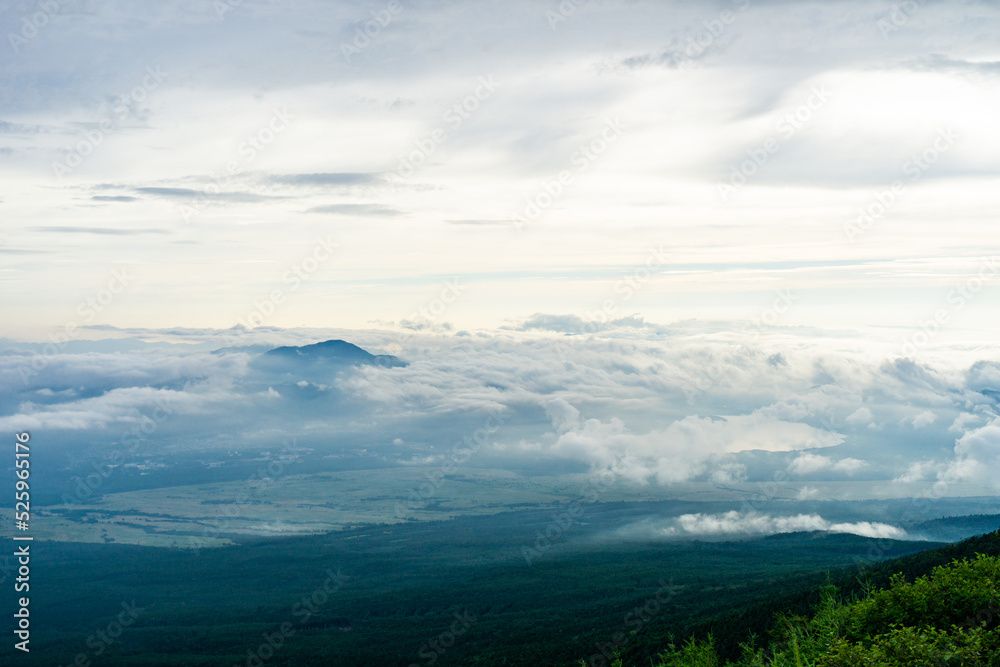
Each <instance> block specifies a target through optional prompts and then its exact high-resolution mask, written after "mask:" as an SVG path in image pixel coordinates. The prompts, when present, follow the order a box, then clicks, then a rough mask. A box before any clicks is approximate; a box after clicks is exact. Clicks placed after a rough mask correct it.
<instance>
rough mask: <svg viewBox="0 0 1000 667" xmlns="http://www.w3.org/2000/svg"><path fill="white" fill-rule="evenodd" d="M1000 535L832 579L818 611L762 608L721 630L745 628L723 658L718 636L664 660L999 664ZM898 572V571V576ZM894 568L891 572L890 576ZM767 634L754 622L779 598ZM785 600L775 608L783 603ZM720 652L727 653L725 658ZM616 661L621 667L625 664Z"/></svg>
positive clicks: (692, 666)
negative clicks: (837, 582)
mask: <svg viewBox="0 0 1000 667" xmlns="http://www.w3.org/2000/svg"><path fill="white" fill-rule="evenodd" d="M998 554H1000V533H990V534H987V535H983V536H982V537H978V538H972V539H970V540H966V541H964V542H961V543H959V544H955V545H951V546H948V547H944V548H941V549H934V550H931V551H926V552H922V553H919V554H915V555H912V556H907V557H905V558H901V559H898V560H894V561H889V562H887V563H882V564H879V565H878V566H876V567H875V568H873V570H872V571H870V572H862V573H861V576H859V577H857V578H856V580H855V583H854V584H851V582H850V581H847V580H844V581H845V583H846V584H847V586H846V590H845V589H839V588H838V586H836V585H834V584H833V583H830V584H827V585H826V586H823V587H822V588H821V589H819V590H818V591H811V592H810V595H817V594H818V597H819V601H818V603H817V604H816V605H815V607H814V608H813V610H812V612H811V613H808V614H801V613H796V611H797V608H798V607H801V604H802V602H803V601H804V599H805V597H808V596H796V597H786V598H783V599H782V600H780V601H772V602H771V603H770V604H767V603H766V604H764V605H757V606H756V607H754V608H751V609H749V610H743V612H742V613H740V614H734V615H730V616H729V617H727V618H726V619H715V620H714V626H713V627H720V626H725V623H726V622H727V621H728V626H725V627H728V629H729V633H728V634H729V635H730V637H727V640H728V641H730V642H731V641H732V640H731V635H732V634H734V633H738V632H739V631H740V630H742V631H743V632H744V633H745V639H744V640H743V641H742V643H741V644H740V646H739V649H740V651H739V652H740V655H739V656H738V657H735V658H734V659H732V660H729V659H725V658H726V652H730V653H731V652H732V646H731V645H726V646H724V647H723V649H724V651H723V652H720V650H719V646H717V643H716V638H715V636H714V635H713V634H711V633H709V634H708V635H707V636H705V637H704V638H697V637H691V638H689V639H688V640H687V641H685V642H681V643H678V644H675V643H673V642H671V643H670V644H668V646H667V648H666V650H665V651H664V652H663V653H661V654H660V655H659V656H658V660H659V662H658V663H656V664H657V665H658V667H722V666H723V665H726V666H728V667H786V666H787V667H806V666H815V667H856V666H858V665H866V666H870V667H897V666H899V667H902V666H904V665H906V666H910V665H942V666H954V667H987V666H989V667H992V666H995V665H1000V592H998V588H997V585H998V583H1000V557H998ZM893 572H894V573H893ZM890 573H893V574H890ZM781 602H784V603H786V604H788V607H787V608H786V609H785V610H784V611H782V612H778V613H777V614H774V615H772V616H771V617H770V618H771V629H770V632H769V634H768V635H766V636H764V637H763V638H762V637H761V636H760V635H757V634H756V633H755V632H754V631H753V630H752V629H751V626H753V625H754V623H752V622H743V623H740V620H741V619H745V620H747V621H749V619H756V621H757V622H758V623H759V621H760V620H761V619H762V618H763V617H766V614H765V613H764V612H765V611H771V610H773V609H774V607H775V606H780V603H781ZM775 603H777V605H776V604H775ZM720 653H721V655H720ZM614 664H617V665H621V664H622V662H621V661H616V662H615V663H614Z"/></svg>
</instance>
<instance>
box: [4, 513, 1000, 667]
mask: <svg viewBox="0 0 1000 667" xmlns="http://www.w3.org/2000/svg"><path fill="white" fill-rule="evenodd" d="M523 522H524V517H523V516H522V515H519V514H517V513H511V514H507V515H498V516H494V517H469V518H462V519H456V520H453V521H447V522H440V523H422V524H416V523H411V524H400V525H395V526H368V527H361V528H355V529H351V530H346V531H340V532H336V533H330V534H326V535H319V536H310V537H298V538H286V539H269V540H261V541H256V542H250V543H245V544H240V545H237V546H232V547H226V548H219V549H202V550H199V551H194V550H182V549H163V548H151V547H138V546H127V545H118V544H80V543H56V542H36V543H34V545H33V558H32V565H33V568H32V581H31V587H32V588H31V597H32V627H33V629H34V631H33V633H32V658H34V659H35V660H39V661H40V662H38V663H37V664H58V665H68V664H78V665H82V666H83V667H86V665H90V664H93V665H259V664H260V665H263V664H267V665H373V666H374V665H378V666H385V667H392V666H395V665H402V666H408V665H579V664H580V663H581V661H583V663H584V664H586V665H592V666H593V665H610V664H611V658H612V656H614V655H615V654H616V653H617V654H620V656H621V658H622V660H623V664H624V665H648V664H650V659H651V658H656V656H659V655H661V654H662V653H663V652H664V651H665V650H667V649H668V647H669V646H670V644H671V643H672V642H673V643H674V644H675V645H677V646H684V645H685V642H686V641H687V639H686V638H688V637H693V638H696V640H697V642H699V643H696V644H692V645H690V646H691V647H694V648H696V649H698V650H702V649H703V648H704V647H705V646H706V645H705V644H704V642H707V641H711V643H712V652H714V653H717V654H718V656H719V660H722V661H724V660H727V659H737V658H739V656H740V653H741V652H742V651H743V650H744V649H742V648H741V647H740V645H741V644H745V643H746V642H747V641H749V640H750V637H751V636H754V635H755V636H756V637H757V640H756V641H757V645H756V646H757V648H759V649H761V650H765V649H766V648H767V647H766V644H765V643H762V640H761V638H766V637H769V636H770V635H769V632H770V631H771V630H772V629H773V628H774V627H775V626H774V624H775V619H776V618H779V617H780V615H782V614H784V615H785V616H787V617H790V618H791V617H795V618H798V617H802V618H808V617H809V615H810V614H811V613H812V610H813V609H814V608H815V607H816V606H817V605H820V604H823V602H822V601H823V600H824V599H826V598H824V597H823V595H824V591H828V590H830V588H829V586H830V585H833V586H835V587H836V589H837V595H838V596H839V597H838V598H837V599H838V600H839V599H844V600H851V599H855V598H857V599H860V596H863V595H864V593H865V592H866V591H869V590H875V589H878V588H882V587H884V586H887V585H889V584H890V583H891V581H892V576H893V575H894V574H896V573H902V575H903V576H904V577H906V578H907V580H912V579H913V578H915V577H917V576H921V575H925V574H928V573H930V571H931V570H932V568H934V567H936V566H940V565H945V564H948V563H950V562H951V561H952V560H954V559H956V558H971V557H974V556H975V555H976V554H980V553H982V554H987V555H994V556H995V555H1000V539H998V537H997V536H996V534H991V535H988V536H984V537H981V538H975V539H972V540H968V541H965V542H962V543H959V544H955V545H950V546H945V547H941V545H939V544H934V543H929V542H894V541H890V540H875V539H870V538H863V537H858V536H854V535H846V534H827V533H796V534H786V535H776V536H771V537H765V538H758V539H752V540H744V541H738V542H697V541H688V542H665V543H659V544H642V545H639V544H610V543H609V544H588V545H585V546H581V545H577V546H575V547H573V548H565V549H553V551H552V552H550V553H547V554H545V555H543V556H541V557H539V558H537V559H536V560H534V561H533V562H532V563H531V564H530V565H529V564H528V563H527V562H526V561H525V559H524V558H523V557H522V556H521V555H520V552H519V550H518V548H517V546H518V544H519V543H520V542H519V541H518V537H519V536H521V535H523V534H524V526H523ZM934 547H939V548H934ZM890 557H892V558H894V560H889V558H890ZM796 622H798V621H796ZM801 622H802V623H807V622H806V621H801ZM709 638H711V639H709ZM3 650H4V651H10V650H11V649H10V648H9V647H5V648H4V649H3ZM684 650H687V649H684ZM692 650H693V649H692ZM0 655H2V654H0ZM762 655H764V654H763V653H762ZM669 659H671V660H673V659H674V658H669ZM678 659H680V658H678ZM685 659H686V658H685ZM666 664H689V663H685V662H680V663H669V662H667V663H666ZM690 664H701V663H690ZM706 664H711V663H706ZM719 664H722V663H721V662H720V663H719ZM753 664H756V663H753ZM808 664H812V663H808ZM837 664H840V663H837ZM956 664H958V663H956ZM962 664H965V663H962ZM975 664H979V663H975ZM983 664H986V663H983Z"/></svg>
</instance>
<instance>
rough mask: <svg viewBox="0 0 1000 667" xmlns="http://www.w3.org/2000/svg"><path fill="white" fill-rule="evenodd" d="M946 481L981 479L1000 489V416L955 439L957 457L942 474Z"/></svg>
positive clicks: (978, 481) (978, 480) (975, 480)
mask: <svg viewBox="0 0 1000 667" xmlns="http://www.w3.org/2000/svg"><path fill="white" fill-rule="evenodd" d="M939 477H940V479H941V480H942V481H943V482H947V483H955V482H977V483H980V484H987V485H990V486H993V487H994V488H998V489H1000V419H997V420H994V421H993V422H991V423H989V424H987V425H986V426H983V427H981V428H978V429H976V430H974V431H969V432H968V433H966V434H965V435H963V436H962V437H961V438H959V439H958V440H957V441H956V442H955V458H954V459H953V460H952V461H951V462H950V463H949V464H948V467H947V468H946V469H945V470H944V471H943V472H942V473H941V474H940V475H939Z"/></svg>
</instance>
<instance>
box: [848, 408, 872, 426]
mask: <svg viewBox="0 0 1000 667" xmlns="http://www.w3.org/2000/svg"><path fill="white" fill-rule="evenodd" d="M873 420H874V416H873V415H872V411H871V410H869V409H868V408H865V407H860V408H858V409H857V410H855V411H854V412H852V413H851V414H850V415H848V416H847V418H846V419H844V421H845V422H847V423H848V424H852V425H856V426H867V425H868V424H871V423H872V421H873Z"/></svg>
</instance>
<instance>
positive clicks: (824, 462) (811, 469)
mask: <svg viewBox="0 0 1000 667" xmlns="http://www.w3.org/2000/svg"><path fill="white" fill-rule="evenodd" d="M832 465H833V460H832V459H830V458H829V457H826V456H820V455H819V454H812V453H809V452H806V453H805V454H800V455H799V456H797V457H796V458H795V459H793V460H792V462H791V463H789V464H788V472H790V473H792V474H793V475H810V474H812V473H815V472H819V471H820V470H826V469H827V468H829V467H830V466H832Z"/></svg>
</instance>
